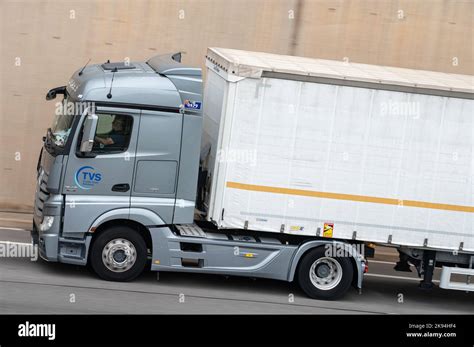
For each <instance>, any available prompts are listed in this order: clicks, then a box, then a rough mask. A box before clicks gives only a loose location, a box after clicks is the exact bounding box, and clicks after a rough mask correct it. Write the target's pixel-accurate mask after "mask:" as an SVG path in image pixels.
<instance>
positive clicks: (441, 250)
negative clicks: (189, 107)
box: [201, 48, 474, 291]
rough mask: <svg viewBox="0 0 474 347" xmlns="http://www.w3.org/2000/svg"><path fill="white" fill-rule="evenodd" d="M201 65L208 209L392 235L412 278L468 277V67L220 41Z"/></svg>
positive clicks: (220, 221)
mask: <svg viewBox="0 0 474 347" xmlns="http://www.w3.org/2000/svg"><path fill="white" fill-rule="evenodd" d="M206 65H207V68H208V69H207V81H206V85H205V90H204V105H205V107H204V120H203V122H204V123H203V127H204V131H203V141H202V143H203V150H202V158H201V159H202V160H203V162H207V170H208V171H209V181H210V184H209V185H208V187H209V189H208V190H209V194H208V200H207V207H208V217H207V218H208V220H209V221H212V222H213V223H215V224H216V225H217V226H218V227H219V228H221V229H247V230H252V231H256V232H273V233H278V234H290V235H300V236H308V237H311V236H312V237H321V238H333V239H339V240H352V241H364V242H371V243H376V244H383V245H389V246H393V247H397V248H398V249H399V251H400V254H401V259H400V262H399V263H398V264H397V269H398V270H401V271H407V270H409V266H408V263H407V262H408V261H409V262H411V263H413V264H415V265H416V266H417V268H418V270H419V273H420V275H424V281H423V282H422V286H424V287H430V286H431V285H432V283H431V276H432V273H433V268H434V266H435V265H436V266H441V265H445V266H446V267H445V268H444V270H443V274H444V276H442V282H441V287H445V288H454V289H462V290H471V291H472V290H473V287H474V285H473V284H469V276H471V275H474V272H473V271H474V270H472V267H473V262H474V261H473V259H474V256H473V254H474V201H473V200H474V180H473V176H474V101H473V98H474V86H473V85H474V83H473V81H474V77H473V76H468V75H459V74H447V73H440V72H431V71H421V70H410V69H402V68H394V67H384V66H374V65H366V64H356V63H350V62H342V61H341V62H339V61H331V60H321V59H310V58H302V57H293V56H282V55H275V54H268V53H260V52H247V51H239V50H232V49H223V48H210V49H209V50H208V52H207V55H206ZM209 149H210V150H209ZM206 154H207V157H206ZM457 267H459V269H457ZM448 273H449V276H447V275H446V274H448ZM456 273H458V274H463V275H467V280H466V282H465V283H461V284H459V283H457V284H453V283H452V282H451V279H450V274H456Z"/></svg>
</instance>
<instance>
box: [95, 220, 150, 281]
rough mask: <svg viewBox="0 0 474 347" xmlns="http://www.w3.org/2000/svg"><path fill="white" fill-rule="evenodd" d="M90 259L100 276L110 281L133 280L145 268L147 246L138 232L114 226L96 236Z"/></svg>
mask: <svg viewBox="0 0 474 347" xmlns="http://www.w3.org/2000/svg"><path fill="white" fill-rule="evenodd" d="M89 260H90V263H91V264H90V265H91V266H92V269H93V270H94V272H95V273H96V274H97V275H99V277H101V278H103V279H105V280H107V281H121V282H126V281H131V280H133V279H135V278H136V277H138V276H139V275H140V274H141V273H142V272H143V270H144V268H145V265H146V260H147V249H146V243H145V240H144V239H143V237H141V235H140V234H138V233H137V232H136V231H135V230H133V229H131V228H129V227H124V226H114V227H111V228H109V229H106V230H104V231H103V232H101V233H100V234H99V235H98V236H97V239H96V240H95V241H94V243H93V244H92V248H91V253H90V259H89Z"/></svg>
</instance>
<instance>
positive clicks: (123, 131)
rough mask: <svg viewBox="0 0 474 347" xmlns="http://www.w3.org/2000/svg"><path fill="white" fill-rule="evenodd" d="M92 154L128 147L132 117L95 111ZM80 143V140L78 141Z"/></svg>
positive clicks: (118, 151) (115, 151)
mask: <svg viewBox="0 0 474 347" xmlns="http://www.w3.org/2000/svg"><path fill="white" fill-rule="evenodd" d="M97 117H98V121H97V130H96V133H95V137H94V146H93V147H92V153H94V154H112V153H122V152H125V151H126V150H127V149H128V145H129V143H130V137H131V133H132V126H133V117H132V116H130V115H125V114H111V113H97ZM79 143H80V141H79Z"/></svg>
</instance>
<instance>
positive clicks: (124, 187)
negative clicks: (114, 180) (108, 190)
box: [112, 183, 130, 192]
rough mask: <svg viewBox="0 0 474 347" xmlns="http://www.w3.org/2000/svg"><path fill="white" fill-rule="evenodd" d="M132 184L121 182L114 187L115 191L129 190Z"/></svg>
mask: <svg viewBox="0 0 474 347" xmlns="http://www.w3.org/2000/svg"><path fill="white" fill-rule="evenodd" d="M129 190H130V185H129V184H128V183H119V184H116V185H114V186H113V187H112V191H113V192H128V191H129Z"/></svg>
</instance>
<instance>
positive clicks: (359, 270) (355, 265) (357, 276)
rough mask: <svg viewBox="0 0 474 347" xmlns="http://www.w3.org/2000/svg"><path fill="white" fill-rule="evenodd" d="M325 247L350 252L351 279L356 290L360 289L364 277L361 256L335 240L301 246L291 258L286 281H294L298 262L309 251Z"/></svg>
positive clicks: (348, 246)
mask: <svg viewBox="0 0 474 347" xmlns="http://www.w3.org/2000/svg"><path fill="white" fill-rule="evenodd" d="M327 245H330V246H331V247H333V246H334V245H336V246H339V247H343V248H344V250H346V251H348V252H351V253H350V254H352V256H350V257H349V258H350V260H351V264H352V269H353V270H354V277H353V284H354V285H355V286H357V288H359V289H361V288H362V280H363V276H364V272H363V266H364V264H363V262H362V259H363V256H362V255H361V254H360V253H359V252H358V251H357V250H356V249H355V248H354V247H352V245H350V244H348V243H346V242H341V241H336V240H331V241H326V240H313V241H309V242H306V243H304V244H302V245H301V246H300V247H299V248H298V250H297V251H296V253H295V255H294V256H293V259H292V262H291V266H290V269H289V272H288V281H289V282H292V281H293V280H294V279H295V274H296V271H297V269H298V266H299V264H300V260H301V259H302V258H303V257H304V256H305V255H306V254H307V253H308V252H309V251H311V250H313V249H315V248H319V247H325V246H327Z"/></svg>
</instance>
